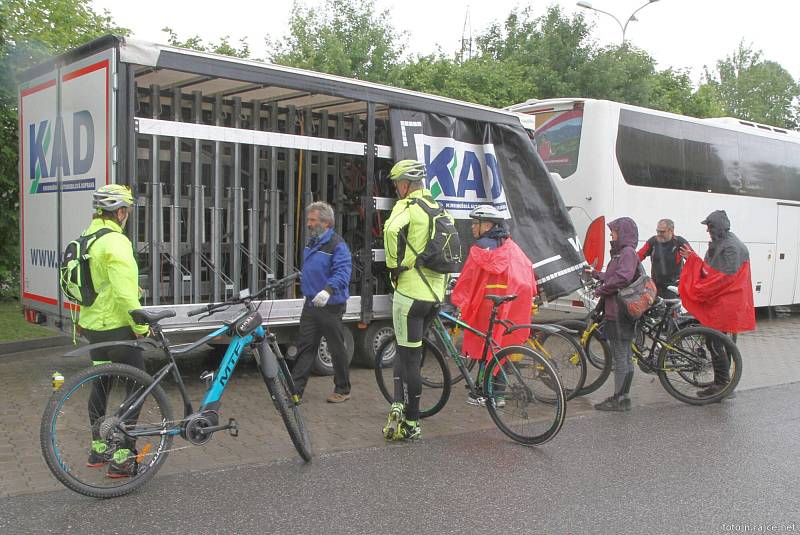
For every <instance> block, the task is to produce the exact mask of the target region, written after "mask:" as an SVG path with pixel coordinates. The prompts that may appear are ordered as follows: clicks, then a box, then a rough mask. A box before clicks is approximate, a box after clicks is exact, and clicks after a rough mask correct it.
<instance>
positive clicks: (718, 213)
mask: <svg viewBox="0 0 800 535" xmlns="http://www.w3.org/2000/svg"><path fill="white" fill-rule="evenodd" d="M700 224H701V225H706V226H708V233H709V235H711V240H712V241H714V240H718V239H720V238H724V237H725V235H726V234H727V233H728V232H729V231H730V230H731V220H730V219H728V214H726V213H725V210H714V211H713V212H711V213H710V214H708V217H706V218H705V219H704V220H702V221H701V222H700Z"/></svg>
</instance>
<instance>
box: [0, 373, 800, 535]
mask: <svg viewBox="0 0 800 535" xmlns="http://www.w3.org/2000/svg"><path fill="white" fill-rule="evenodd" d="M798 401H800V383H793V384H787V385H783V386H775V387H769V388H760V389H755V390H749V391H744V392H739V393H738V396H737V397H736V399H734V400H729V401H726V402H724V403H722V404H718V405H713V406H708V407H691V406H688V405H675V404H671V405H658V406H650V407H635V408H634V410H632V411H631V412H629V413H621V414H619V413H617V414H615V413H612V414H602V413H592V414H589V415H587V416H581V417H576V418H571V419H569V420H567V422H566V424H565V426H564V428H563V430H562V432H561V433H560V435H559V436H557V437H556V439H555V440H553V441H552V442H550V443H548V444H546V445H545V446H543V447H539V448H526V447H522V446H519V445H516V444H514V443H512V442H510V441H509V440H508V439H506V438H505V436H504V435H502V434H500V433H499V432H498V431H483V432H478V433H474V434H460V435H454V436H448V437H441V438H429V439H425V438H423V439H422V440H420V441H419V442H417V443H414V444H398V445H395V444H391V445H387V446H382V447H373V448H365V449H356V450H351V451H344V452H336V453H331V454H326V455H323V456H321V457H317V458H315V459H314V462H313V463H312V464H310V465H303V464H302V463H301V462H300V461H299V460H298V461H295V460H291V461H284V462H274V463H269V464H262V465H249V466H239V467H235V468H228V469H223V470H218V471H211V472H194V473H186V474H179V475H168V476H163V477H156V479H155V480H153V481H152V482H151V483H149V484H148V486H146V487H145V488H144V489H142V490H140V491H138V492H136V493H134V494H132V495H129V496H127V497H123V498H117V499H113V500H106V501H100V500H94V499H89V498H84V497H81V496H79V495H76V494H74V493H72V492H69V491H60V492H54V493H46V494H34V495H27V496H18V497H12V498H3V499H0V533H88V532H103V533H142V532H153V533H157V532H161V533H281V534H284V533H285V534H303V533H318V534H326V535H327V534H340V533H342V534H344V533H354V534H355V533H358V534H361V533H364V534H379V533H387V534H388V533H414V534H424V533H431V534H439V533H486V532H490V533H504V534H506V533H615V534H617V533H637V534H638V533H736V532H746V531H745V526H749V529H748V530H747V532H751V533H753V532H754V533H765V532H772V533H791V532H800V492H799V491H798V481H800V463H798V456H799V455H800V425H798V424H800V409H798ZM423 429H424V427H423ZM167 462H169V461H167ZM759 526H761V530H762V531H758V527H759Z"/></svg>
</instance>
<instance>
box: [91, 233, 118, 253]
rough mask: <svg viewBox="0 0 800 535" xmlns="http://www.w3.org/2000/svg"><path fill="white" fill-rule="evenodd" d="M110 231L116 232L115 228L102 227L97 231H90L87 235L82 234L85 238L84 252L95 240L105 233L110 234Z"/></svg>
mask: <svg viewBox="0 0 800 535" xmlns="http://www.w3.org/2000/svg"><path fill="white" fill-rule="evenodd" d="M111 232H116V230H112V229H110V228H108V227H103V228H101V229H100V230H98V231H97V232H92V233H91V234H88V235H86V236H84V237H85V238H86V252H87V253H88V252H89V249H91V248H92V245H94V242H96V241H97V240H99V239H100V238H102V237H103V236H105V235H106V234H110V233H111Z"/></svg>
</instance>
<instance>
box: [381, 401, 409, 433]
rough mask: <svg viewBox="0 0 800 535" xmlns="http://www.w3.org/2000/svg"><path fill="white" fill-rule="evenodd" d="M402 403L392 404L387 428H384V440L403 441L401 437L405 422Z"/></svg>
mask: <svg viewBox="0 0 800 535" xmlns="http://www.w3.org/2000/svg"><path fill="white" fill-rule="evenodd" d="M403 410H404V406H403V404H402V403H392V407H391V408H390V409H389V417H388V418H387V419H386V426H385V427H384V428H383V438H385V439H386V440H401V439H402V438H403V437H402V436H401V435H400V433H401V428H402V426H401V425H400V424H401V423H402V422H403Z"/></svg>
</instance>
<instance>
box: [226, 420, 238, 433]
mask: <svg viewBox="0 0 800 535" xmlns="http://www.w3.org/2000/svg"><path fill="white" fill-rule="evenodd" d="M228 433H229V434H230V435H231V436H232V437H238V436H239V424H238V423H236V420H234V419H233V418H229V419H228Z"/></svg>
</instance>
